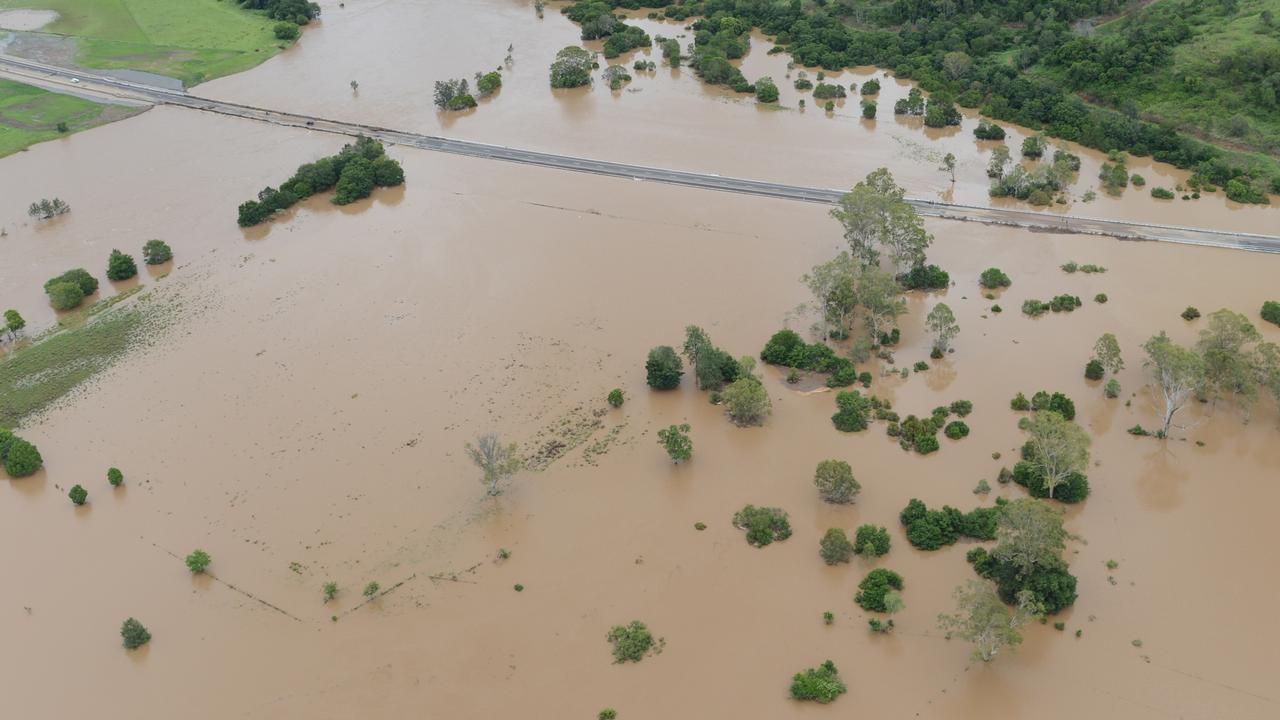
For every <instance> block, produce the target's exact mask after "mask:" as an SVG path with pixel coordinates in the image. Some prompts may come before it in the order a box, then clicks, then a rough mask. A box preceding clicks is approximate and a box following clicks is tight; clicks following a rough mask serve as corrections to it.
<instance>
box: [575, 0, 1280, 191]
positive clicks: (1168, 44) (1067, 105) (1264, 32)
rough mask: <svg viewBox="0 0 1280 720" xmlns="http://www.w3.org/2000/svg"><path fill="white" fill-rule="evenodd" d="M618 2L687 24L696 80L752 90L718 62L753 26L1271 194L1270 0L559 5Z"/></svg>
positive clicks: (740, 45) (1232, 185) (727, 0)
mask: <svg viewBox="0 0 1280 720" xmlns="http://www.w3.org/2000/svg"><path fill="white" fill-rule="evenodd" d="M618 8H625V9H640V8H650V9H654V10H655V11H656V12H657V13H658V16H665V17H667V18H670V19H673V20H678V21H685V20H691V21H693V25H692V27H693V30H694V50H693V53H692V57H691V58H690V65H691V66H692V67H693V68H694V70H695V71H696V72H698V74H699V75H700V76H701V77H702V78H703V80H704V81H706V82H709V83H714V84H723V85H729V86H732V87H734V88H735V89H737V90H739V91H742V92H748V91H750V90H751V89H752V87H751V85H750V82H749V81H748V80H747V79H746V78H744V77H743V76H742V74H741V72H739V71H738V70H737V68H735V67H734V66H733V65H731V64H730V62H729V61H730V60H732V59H735V58H738V57H741V56H742V55H743V54H744V53H745V52H746V51H747V48H748V45H749V42H748V38H747V32H748V31H749V30H750V29H751V28H753V27H755V28H759V29H761V30H762V31H763V32H765V33H766V34H768V35H770V36H772V37H774V38H775V39H776V41H777V42H778V43H779V45H780V46H783V47H785V50H786V52H789V53H790V54H791V55H792V57H793V58H794V59H795V61H796V62H797V63H798V64H801V65H805V66H810V67H822V68H826V69H828V70H837V69H840V68H845V67H849V66H854V65H878V66H880V67H884V68H887V69H890V70H892V71H893V73H894V74H895V75H896V76H898V77H902V78H909V79H913V80H915V81H917V82H918V83H919V84H920V87H921V88H923V89H924V90H925V91H927V92H929V93H931V94H932V95H935V96H937V95H939V94H943V95H945V100H946V101H950V100H954V102H956V103H957V104H959V105H961V106H964V107H969V108H978V109H980V111H981V112H982V113H983V114H984V115H987V116H989V117H993V118H997V119H1000V120H1006V121H1009V122H1014V123H1018V124H1019V125H1024V126H1026V127H1030V128H1034V129H1038V130H1043V131H1044V132H1046V133H1047V134H1049V135H1052V136H1054V137H1059V138H1063V139H1066V140H1073V141H1075V142H1079V143H1080V144H1082V145H1085V146H1088V147H1092V148H1097V149H1099V150H1103V151H1111V150H1123V151H1126V152H1129V153H1131V154H1133V155H1139V156H1152V157H1154V158H1155V159H1156V160H1160V161H1163V162H1168V163H1172V164H1174V165H1177V166H1178V167H1182V168H1189V169H1192V170H1194V171H1195V177H1194V183H1195V184H1196V185H1197V186H1199V185H1205V186H1216V187H1221V188H1223V189H1225V190H1226V192H1227V195H1228V196H1229V197H1231V198H1232V199H1234V200H1238V201H1241V202H1267V193H1268V192H1271V193H1280V160H1278V159H1277V154H1278V153H1280V119H1278V118H1280V113H1278V112H1277V110H1278V109H1280V104H1278V103H1280V100H1278V98H1280V19H1277V16H1278V15H1280V0H1158V2H1155V3H1151V4H1144V3H1140V2H1134V3H1129V2H1121V0H1009V1H1004V0H887V1H884V0H881V1H873V0H578V2H576V3H574V4H573V5H571V6H568V7H567V8H565V13H566V14H567V15H569V16H570V17H571V18H574V19H577V18H589V17H599V16H600V15H602V14H605V13H607V12H608V11H609V10H612V9H618ZM616 27H617V28H618V31H625V29H626V26H625V25H624V24H623V23H621V22H618V23H616ZM593 28H599V24H595V25H593ZM585 31H586V26H584V33H585ZM595 37H600V35H598V34H597V35H595ZM1200 138H1207V139H1209V140H1212V141H1213V142H1215V143H1217V144H1210V143H1209V142H1205V141H1204V140H1202V139H1200Z"/></svg>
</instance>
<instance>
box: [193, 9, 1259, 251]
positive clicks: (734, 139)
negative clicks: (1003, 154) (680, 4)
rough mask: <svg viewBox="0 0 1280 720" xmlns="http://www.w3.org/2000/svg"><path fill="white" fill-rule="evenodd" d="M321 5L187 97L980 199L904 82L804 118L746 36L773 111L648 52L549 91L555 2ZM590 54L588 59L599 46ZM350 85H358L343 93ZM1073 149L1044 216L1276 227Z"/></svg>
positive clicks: (857, 77)
mask: <svg viewBox="0 0 1280 720" xmlns="http://www.w3.org/2000/svg"><path fill="white" fill-rule="evenodd" d="M322 5H323V6H324V13H323V15H322V16H321V17H322V18H323V20H322V22H320V23H318V24H317V25H316V26H315V27H309V28H308V29H307V33H306V37H305V38H304V39H303V41H302V42H301V43H300V44H299V45H298V46H297V47H294V48H291V49H290V50H288V51H286V52H284V53H281V54H280V55H279V56H277V57H275V58H272V59H271V60H270V61H268V62H267V63H265V64H264V65H262V66H261V67H260V68H257V69H256V70H254V71H253V72H251V73H244V74H241V75H235V76H230V77H226V78H222V79H220V80H215V81H213V82H211V83H206V84H204V85H201V86H200V87H199V88H198V89H196V90H195V92H196V93H198V94H201V95H204V96H207V97H212V98H215V99H219V100H227V101H232V102H240V103H246V104H250V105H257V106H260V107H271V108H277V109H281V110H289V111H292V112H300V113H307V114H312V115H317V116H321V117H327V118H333V119H339V120H347V121H353V122H364V123H372V124H378V125H383V126H388V127H393V128H397V129H406V130H413V131H416V132H424V133H440V134H444V135H448V136H450V137H458V138H465V139H469V140H478V141H483V142H490V143H495V144H499V145H508V146H511V147H520V148H529V149H535V150H543V151H553V152H561V153H566V154H571V155H580V156H584V157H592V158H600V159H606V160H618V161H625V162H633V163H640V164H644V165H652V166H657V167H670V168H676V169H682V170H694V171H700V172H710V173H718V174H721V175H731V176H739V177H748V178H755V179H763V180H774V181H778V182H787V183H793V184H800V185H811V186H820V187H833V188H847V187H849V186H850V185H852V183H853V181H854V180H855V179H857V178H861V177H863V176H864V175H866V174H867V173H868V172H870V171H872V170H874V169H875V168H877V167H881V166H888V167H890V168H891V169H892V170H893V171H894V175H895V177H897V178H898V180H899V182H900V183H901V184H902V185H903V186H904V187H906V188H907V190H908V192H909V193H910V194H912V195H916V196H920V197H935V198H939V199H945V200H948V201H950V202H957V203H967V204H976V205H986V204H989V203H990V202H991V199H990V198H989V197H988V195H987V189H988V187H989V184H990V181H989V179H988V178H987V175H986V167H987V162H988V160H989V159H990V155H991V150H992V148H993V147H994V145H995V143H992V142H990V141H978V140H976V139H975V138H974V137H973V128H974V127H975V126H976V125H977V124H978V119H977V115H976V114H975V113H973V112H971V111H965V113H964V114H965V118H964V121H963V123H962V124H961V126H960V127H958V128H957V127H952V128H946V129H942V130H930V129H926V128H924V127H923V126H922V121H921V119H920V118H918V117H915V118H907V117H905V116H894V115H893V104H894V101H896V100H897V99H898V98H901V97H905V96H906V94H907V91H908V89H909V87H910V85H909V83H907V82H906V81H901V82H900V81H897V80H894V79H892V78H888V77H886V76H885V73H884V72H883V71H876V70H874V69H873V68H864V69H861V70H859V71H856V72H843V73H833V74H831V75H830V80H829V81H830V82H839V83H841V84H843V85H845V86H846V88H847V86H848V85H849V83H851V82H857V83H858V85H859V87H861V85H862V83H863V82H865V81H866V80H867V79H870V78H871V77H877V78H879V79H880V81H881V88H882V89H881V92H880V94H879V96H878V97H877V99H878V101H879V115H878V116H877V119H876V120H875V121H864V120H863V119H862V117H861V110H860V107H859V105H858V99H857V98H856V97H853V96H850V97H849V98H847V99H845V100H844V101H842V102H837V108H836V111H835V112H834V113H832V114H830V115H828V114H827V113H826V112H824V111H823V110H822V109H821V108H820V107H818V106H817V101H815V100H814V99H813V98H812V97H811V96H808V95H807V94H805V96H807V97H808V101H807V104H808V108H807V109H806V110H804V111H803V112H801V111H800V110H799V109H798V100H799V99H800V98H801V96H802V94H801V93H799V92H797V91H796V90H795V89H794V88H793V86H792V83H793V81H794V79H795V78H796V77H797V76H798V75H797V72H798V70H793V71H791V73H790V75H791V77H790V79H788V78H787V77H786V75H787V74H788V70H787V62H788V60H789V56H787V55H785V54H775V55H768V54H767V52H768V50H769V48H771V47H772V43H770V42H769V41H768V40H767V39H765V38H763V37H761V36H759V35H758V34H757V35H755V36H753V39H752V47H751V50H750V52H749V53H748V54H747V56H746V57H745V58H743V60H742V61H741V63H740V64H741V67H742V70H743V73H744V74H745V75H746V77H747V78H748V79H750V80H755V79H757V78H759V77H761V76H764V75H768V76H771V77H773V78H774V80H775V81H776V82H777V84H778V88H779V90H780V91H781V97H780V101H779V104H778V106H776V107H774V106H762V105H758V104H757V103H756V101H755V98H754V97H752V96H750V95H740V94H737V93H734V92H732V91H731V90H729V89H728V88H724V87H716V86H707V85H705V84H703V83H702V82H701V81H700V80H699V79H698V77H697V76H696V75H695V74H694V72H693V70H691V69H690V68H688V67H682V68H679V69H672V68H670V67H667V66H665V65H663V63H662V58H661V53H660V52H659V51H658V50H656V49H650V50H648V51H645V50H640V51H635V52H633V53H627V54H624V55H622V56H619V57H618V58H617V59H615V60H613V61H608V62H612V63H616V64H623V65H625V66H626V67H628V68H630V67H631V65H632V63H633V62H634V60H635V58H637V57H646V58H649V59H652V60H653V61H655V62H656V63H657V64H658V68H657V70H656V72H653V73H644V72H635V71H633V72H632V73H631V75H632V77H633V78H634V80H633V81H632V82H631V83H630V84H628V85H627V86H626V87H625V88H624V89H623V90H621V91H616V92H614V91H610V90H609V88H608V85H607V84H605V83H604V82H602V81H600V80H599V78H598V77H597V79H596V82H595V83H594V85H593V86H592V87H589V88H579V89H575V90H552V89H551V88H550V87H549V84H548V81H547V68H548V66H549V65H550V63H551V61H552V59H553V58H554V57H555V54H556V52H557V51H559V50H560V49H561V48H563V47H565V46H566V45H579V44H581V42H582V41H581V40H580V39H579V37H580V30H579V28H578V26H576V25H574V24H573V23H571V22H570V21H569V20H567V19H565V18H564V17H563V16H562V15H560V13H559V8H560V7H561V6H563V5H564V3H548V5H547V10H546V12H545V13H544V17H543V19H542V20H539V19H537V17H536V15H535V14H534V10H533V3H532V2H523V1H522V0H459V2H452V3H414V2H404V1H397V0H368V1H365V2H360V3H354V2H352V3H346V7H338V6H337V3H322ZM633 14H635V15H641V14H642V13H633ZM633 22H634V24H636V25H639V26H640V27H643V28H644V29H645V30H646V31H647V32H648V33H649V34H650V35H664V36H665V37H675V38H678V39H679V40H680V43H681V45H682V47H685V48H686V52H687V51H688V48H689V47H690V46H691V45H692V43H693V34H692V32H686V31H685V30H684V25H682V24H677V23H659V22H654V21H649V20H645V19H643V18H642V19H640V20H636V21H633ZM587 46H588V47H590V48H593V49H599V48H600V47H601V44H600V43H599V42H594V43H588V44H587ZM508 47H511V48H512V50H511V56H512V64H511V67H510V68H505V69H504V70H503V75H504V80H503V87H502V89H501V90H500V91H499V92H498V93H497V94H496V95H495V96H493V97H492V98H489V99H484V100H481V102H480V107H479V108H477V109H476V110H474V111H470V112H466V113H462V114H458V113H440V112H438V111H437V110H436V108H435V106H434V105H432V102H431V91H432V83H433V82H434V81H436V80H443V79H448V78H455V77H463V78H468V79H470V78H471V77H472V76H473V75H474V73H475V72H476V71H488V70H491V69H493V68H495V67H497V66H499V65H502V64H503V60H504V58H505V57H506V55H507V52H508V51H507V48H508ZM385 48H394V51H385V50H384V49H385ZM317 58H323V60H318V59H317ZM601 62H602V63H603V62H606V61H605V60H604V59H603V58H601ZM426 68H429V69H430V71H426V70H424V69H426ZM808 72H809V76H810V79H814V78H815V77H816V69H810V70H809V71H808ZM352 80H355V81H357V82H358V84H359V87H358V89H357V90H355V91H353V90H352V88H351V86H350V82H351V81H352ZM1003 125H1004V127H1005V128H1006V129H1007V130H1008V131H1009V133H1008V137H1007V138H1006V140H1005V142H1006V143H1007V144H1008V145H1009V148H1010V150H1011V151H1012V152H1013V155H1014V157H1015V158H1016V157H1017V156H1018V148H1019V147H1020V146H1021V143H1022V140H1023V138H1024V137H1026V135H1027V133H1026V132H1025V131H1023V130H1020V129H1018V128H1017V127H1016V126H1012V125H1008V124H1003ZM1072 150H1073V151H1074V152H1076V153H1077V154H1078V155H1080V158H1081V168H1080V173H1079V179H1078V180H1077V182H1076V183H1075V184H1074V185H1073V186H1072V187H1071V189H1070V192H1069V195H1070V197H1071V198H1072V199H1073V201H1072V202H1071V203H1070V204H1069V205H1068V206H1054V207H1055V208H1057V210H1056V211H1062V210H1069V211H1070V212H1072V213H1074V214H1077V215H1084V216H1093V217H1104V218H1125V219H1128V220H1136V221H1141V222H1153V223H1161V224H1173V225H1188V226H1193V227H1215V228H1222V229H1229V230H1240V231H1250V232H1261V233H1272V232H1274V231H1275V228H1276V227H1277V226H1280V209H1277V208H1276V207H1275V206H1270V207H1268V206H1261V207H1259V206H1244V205H1239V204H1238V203H1234V202H1230V201H1228V200H1227V199H1226V198H1225V197H1224V196H1223V194H1222V192H1221V191H1219V192H1218V193H1216V194H1213V195H1206V196H1204V197H1203V198H1202V199H1201V200H1200V201H1183V200H1174V201H1167V200H1155V199H1153V198H1151V197H1150V194H1149V192H1148V190H1149V188H1150V187H1154V186H1157V185H1160V186H1165V187H1168V188H1173V187H1174V186H1175V185H1177V184H1178V183H1180V182H1182V181H1184V180H1185V179H1186V177H1187V173H1186V172H1184V171H1181V170H1178V169H1177V168H1174V167H1172V166H1169V165H1164V164H1160V163H1153V162H1151V161H1150V159H1149V158H1145V159H1144V158H1132V159H1131V160H1130V162H1129V168H1130V171H1131V172H1136V173H1140V174H1142V175H1144V176H1145V177H1146V179H1147V187H1146V188H1134V187H1130V188H1128V189H1127V190H1125V191H1124V193H1123V194H1122V195H1121V196H1120V197H1118V198H1112V197H1110V196H1108V195H1107V194H1106V193H1104V192H1102V190H1101V189H1099V187H1098V185H1099V181H1098V170H1099V168H1100V166H1101V164H1102V162H1103V161H1105V159H1106V158H1105V156H1104V155H1102V154H1101V153H1098V152H1096V151H1093V150H1089V149H1087V148H1080V147H1072ZM946 153H953V154H954V155H955V156H956V158H957V168H956V183H955V185H954V186H953V185H952V184H951V179H950V176H949V175H948V174H947V173H945V172H943V171H942V170H940V169H939V166H940V164H941V161H942V157H943V156H944V155H945V154H946ZM1088 190H1094V191H1095V192H1096V193H1097V196H1098V197H1097V199H1096V200H1094V201H1092V202H1089V203H1083V202H1078V200H1079V198H1080V197H1081V196H1083V194H1084V193H1085V192H1087V191H1088ZM1179 195H1181V193H1179ZM1021 205H1023V206H1025V207H1030V206H1028V205H1026V204H1025V203H1022V204H1021Z"/></svg>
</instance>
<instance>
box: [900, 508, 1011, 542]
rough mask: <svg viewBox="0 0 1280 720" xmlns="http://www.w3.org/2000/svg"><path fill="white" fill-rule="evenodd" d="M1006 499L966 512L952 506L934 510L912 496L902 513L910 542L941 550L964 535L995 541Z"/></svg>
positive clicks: (901, 517) (902, 519)
mask: <svg viewBox="0 0 1280 720" xmlns="http://www.w3.org/2000/svg"><path fill="white" fill-rule="evenodd" d="M1003 504H1004V503H1003V501H1002V500H997V501H996V505H995V507H979V508H974V509H973V510H971V511H969V512H968V513H962V512H960V511H959V510H957V509H955V508H953V507H951V506H950V505H943V506H942V509H941V510H930V509H929V508H928V507H927V506H926V505H925V504H924V503H923V502H921V501H920V500H917V499H915V498H912V499H911V501H910V502H908V503H907V506H906V507H905V508H903V510H902V512H901V513H900V514H899V515H898V519H899V520H901V521H902V524H903V525H904V526H905V527H906V528H907V542H909V543H911V546H912V547H914V548H916V549H919V550H937V549H938V548H940V547H942V546H944V545H954V544H955V542H956V541H957V540H959V539H960V537H961V536H962V535H963V536H965V537H971V538H974V539H977V540H994V539H995V537H996V520H997V518H998V517H999V514H1000V507H1001V506H1002V505H1003Z"/></svg>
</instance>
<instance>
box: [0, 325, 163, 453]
mask: <svg viewBox="0 0 1280 720" xmlns="http://www.w3.org/2000/svg"><path fill="white" fill-rule="evenodd" d="M140 323H141V315H140V314H139V313H138V311H136V310H123V311H118V312H114V313H111V314H109V315H107V316H105V317H103V318H101V319H100V320H98V321H96V322H90V323H88V324H86V325H84V326H82V327H78V328H73V329H67V330H61V331H58V332H56V333H54V334H53V335H51V336H50V337H48V338H46V339H44V340H40V341H39V342H36V343H35V344H34V345H32V346H30V347H27V348H24V349H21V350H18V351H17V352H16V353H14V354H13V355H12V356H10V357H8V358H4V359H0V427H16V426H18V425H19V424H20V423H21V422H22V420H23V419H24V418H26V417H27V416H29V415H31V414H33V413H37V412H39V411H41V410H43V409H45V408H47V407H49V405H51V404H52V403H54V402H56V401H57V400H58V399H60V398H62V397H63V396H64V395H66V394H67V393H69V392H71V390H72V389H74V388H75V387H76V386H77V385H79V384H80V383H82V382H84V381H86V380H88V379H89V378H92V377H93V376H94V375H96V374H97V373H99V372H101V371H102V370H105V369H106V368H108V367H110V366H111V363H113V362H114V361H115V360H117V359H119V358H120V356H122V355H123V354H124V352H125V351H126V350H127V349H128V348H129V347H130V345H131V343H132V341H133V339H134V335H135V334H136V332H137V331H138V329H139V327H140Z"/></svg>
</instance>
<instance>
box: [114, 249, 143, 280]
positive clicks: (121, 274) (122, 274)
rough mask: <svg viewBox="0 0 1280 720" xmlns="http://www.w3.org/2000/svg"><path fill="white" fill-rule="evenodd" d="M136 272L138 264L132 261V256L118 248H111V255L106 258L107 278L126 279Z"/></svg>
mask: <svg viewBox="0 0 1280 720" xmlns="http://www.w3.org/2000/svg"><path fill="white" fill-rule="evenodd" d="M137 274H138V265H137V264H136V263H134V261H133V257H132V256H130V255H125V254H124V253H122V252H120V251H119V250H112V251H111V256H110V257H109V258H107V279H108V280H115V281H120V280H128V279H129V278H131V277H134V276H136V275H137Z"/></svg>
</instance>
